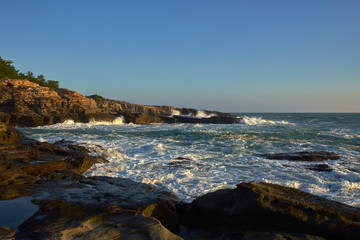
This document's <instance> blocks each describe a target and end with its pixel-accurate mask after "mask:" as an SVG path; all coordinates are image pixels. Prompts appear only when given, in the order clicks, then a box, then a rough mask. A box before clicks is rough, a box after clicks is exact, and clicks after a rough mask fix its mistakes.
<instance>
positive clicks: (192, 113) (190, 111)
mask: <svg viewBox="0 0 360 240" xmlns="http://www.w3.org/2000/svg"><path fill="white" fill-rule="evenodd" d="M174 110H175V111H177V113H179V114H178V115H180V116H188V117H204V118H209V117H213V116H219V117H232V115H231V114H230V113H223V112H218V111H209V110H199V109H194V108H175V109H174Z"/></svg>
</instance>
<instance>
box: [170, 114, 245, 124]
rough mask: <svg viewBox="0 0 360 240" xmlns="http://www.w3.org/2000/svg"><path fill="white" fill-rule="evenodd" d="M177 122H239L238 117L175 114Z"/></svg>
mask: <svg viewBox="0 0 360 240" xmlns="http://www.w3.org/2000/svg"><path fill="white" fill-rule="evenodd" d="M173 118H174V119H175V121H176V122H177V123H200V124H233V123H239V121H240V120H239V119H238V118H234V117H221V116H214V117H209V118H193V117H184V116H173Z"/></svg>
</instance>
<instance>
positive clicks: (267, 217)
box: [178, 182, 360, 239]
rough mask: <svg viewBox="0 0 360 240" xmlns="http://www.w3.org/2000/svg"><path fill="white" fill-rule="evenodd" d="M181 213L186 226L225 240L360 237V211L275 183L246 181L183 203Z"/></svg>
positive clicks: (180, 207)
mask: <svg viewBox="0 0 360 240" xmlns="http://www.w3.org/2000/svg"><path fill="white" fill-rule="evenodd" d="M178 211H179V213H181V215H182V219H183V220H182V223H183V224H185V225H186V226H189V227H191V228H202V229H205V230H208V231H210V232H216V233H217V234H218V235H220V236H222V237H223V238H224V239H225V238H226V237H228V238H229V239H238V238H232V237H231V236H238V237H239V236H244V232H248V231H249V230H251V231H253V232H260V233H261V232H263V233H264V232H269V231H275V232H288V233H302V234H304V233H305V234H309V235H315V236H320V237H324V238H330V239H359V236H360V209H359V208H355V207H350V206H348V205H345V204H341V203H338V202H334V201H330V200H327V199H324V198H321V197H317V196H315V195H312V194H309V193H305V192H302V191H300V190H297V189H294V188H288V187H282V186H279V185H274V184H269V183H257V182H248V183H241V184H238V185H237V188H236V189H224V190H218V191H215V192H213V193H208V194H206V195H203V196H201V197H199V198H197V199H195V200H194V201H193V202H192V203H189V204H182V205H178ZM241 239H242V238H241ZM250 239H251V238H250ZM261 239H263V238H261ZM265 239H277V238H265ZM291 239H293V238H291ZM295 239H296V238H295ZM300 239H302V238H300Z"/></svg>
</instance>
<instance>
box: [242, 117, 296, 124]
mask: <svg viewBox="0 0 360 240" xmlns="http://www.w3.org/2000/svg"><path fill="white" fill-rule="evenodd" d="M241 123H243V124H246V125H279V124H283V125H292V124H294V123H291V122H288V121H284V120H281V121H273V120H266V119H262V118H261V117H247V116H244V117H243V118H242V120H241Z"/></svg>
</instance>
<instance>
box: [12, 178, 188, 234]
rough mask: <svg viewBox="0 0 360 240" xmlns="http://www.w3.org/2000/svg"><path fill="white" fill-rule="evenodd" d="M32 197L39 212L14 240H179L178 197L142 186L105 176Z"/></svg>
mask: <svg viewBox="0 0 360 240" xmlns="http://www.w3.org/2000/svg"><path fill="white" fill-rule="evenodd" d="M32 196H33V197H34V200H33V202H34V203H36V204H38V205H40V210H39V211H38V212H37V213H36V214H34V215H33V216H32V217H31V218H30V219H28V220H27V221H26V222H24V223H23V224H22V225H21V226H19V229H20V232H19V233H18V235H17V236H18V237H19V238H20V237H21V238H32V239H49V238H50V239H57V238H65V239H99V237H101V238H102V239H108V238H110V239H111V238H118V237H121V236H122V237H124V236H127V237H138V238H139V237H144V239H181V238H179V237H178V236H176V235H175V234H174V233H173V232H177V231H178V230H179V218H178V216H177V215H176V214H175V211H174V201H177V198H176V197H175V196H174V195H172V194H170V193H168V192H165V191H162V190H159V189H155V188H153V187H151V186H149V185H147V184H143V183H137V182H134V181H131V180H129V179H115V178H109V177H91V178H83V179H82V180H80V181H73V180H72V179H64V180H62V181H50V182H46V183H44V184H42V185H41V186H39V187H38V188H37V189H36V190H35V193H34V194H33V195H32ZM169 230H171V231H173V232H171V231H169ZM140 239H142V238H140Z"/></svg>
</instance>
